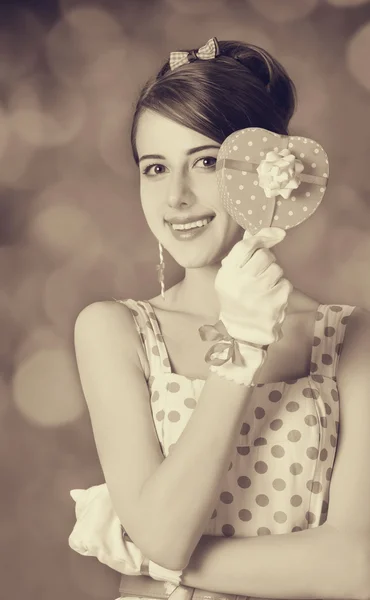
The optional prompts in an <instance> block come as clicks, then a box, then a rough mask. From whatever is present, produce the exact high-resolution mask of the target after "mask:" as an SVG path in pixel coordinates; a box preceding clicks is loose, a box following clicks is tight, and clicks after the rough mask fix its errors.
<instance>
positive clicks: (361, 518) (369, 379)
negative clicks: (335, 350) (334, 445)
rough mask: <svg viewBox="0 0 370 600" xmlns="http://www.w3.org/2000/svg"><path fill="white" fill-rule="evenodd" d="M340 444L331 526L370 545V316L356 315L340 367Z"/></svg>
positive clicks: (348, 329)
mask: <svg viewBox="0 0 370 600" xmlns="http://www.w3.org/2000/svg"><path fill="white" fill-rule="evenodd" d="M338 389H339V398H340V430H339V440H338V441H339V444H338V449H337V455H336V459H335V464H334V469H333V475H332V480H331V485H330V500H329V510H328V519H327V524H328V525H332V526H334V527H335V528H336V529H338V530H342V531H344V532H347V533H353V534H360V537H361V538H362V539H364V538H366V539H370V314H369V313H368V312H367V311H363V310H359V309H356V310H355V311H354V313H353V314H352V316H351V318H350V320H349V323H348V325H347V331H346V336H345V340H344V345H343V350H342V354H341V358H340V362H339V367H338Z"/></svg>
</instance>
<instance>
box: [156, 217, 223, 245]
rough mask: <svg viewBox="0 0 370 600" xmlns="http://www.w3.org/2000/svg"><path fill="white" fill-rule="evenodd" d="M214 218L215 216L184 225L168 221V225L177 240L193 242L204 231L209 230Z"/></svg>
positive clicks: (187, 222)
mask: <svg viewBox="0 0 370 600" xmlns="http://www.w3.org/2000/svg"><path fill="white" fill-rule="evenodd" d="M213 218H214V217H213V216H212V217H205V218H204V219H198V220H196V221H186V222H184V223H179V222H177V223H171V222H170V221H167V225H168V226H169V228H170V230H171V232H172V235H173V236H174V237H175V238H176V239H177V240H191V239H193V238H195V237H197V236H198V235H201V234H202V233H203V231H205V229H207V228H208V226H209V224H210V223H211V221H212V220H213Z"/></svg>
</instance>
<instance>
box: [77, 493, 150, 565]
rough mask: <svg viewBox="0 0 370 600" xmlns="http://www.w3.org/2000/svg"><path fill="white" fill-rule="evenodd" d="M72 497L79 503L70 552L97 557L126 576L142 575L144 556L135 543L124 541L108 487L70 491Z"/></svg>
mask: <svg viewBox="0 0 370 600" xmlns="http://www.w3.org/2000/svg"><path fill="white" fill-rule="evenodd" d="M70 494H71V496H72V498H73V500H75V502H76V506H75V513H76V518H77V521H76V524H75V526H74V528H73V531H72V533H71V535H70V536H69V539H68V543H69V546H70V548H72V550H75V552H78V553H79V554H82V555H84V556H95V557H96V558H97V559H98V560H99V561H100V562H101V563H103V564H105V565H107V566H108V567H110V568H111V569H114V570H115V571H118V572H119V573H122V574H124V575H140V574H141V567H142V564H143V562H144V556H143V554H142V552H141V551H140V550H139V549H138V548H137V547H136V546H135V544H134V543H133V542H131V541H128V540H126V539H124V538H123V534H122V527H121V523H120V521H119V518H118V516H117V514H116V512H115V510H114V508H113V505H112V502H111V499H110V495H109V491H108V488H107V485H106V484H105V483H104V484H101V485H95V486H93V487H90V488H88V489H87V490H71V492H70Z"/></svg>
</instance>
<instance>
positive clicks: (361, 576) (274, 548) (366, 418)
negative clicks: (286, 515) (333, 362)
mask: <svg viewBox="0 0 370 600" xmlns="http://www.w3.org/2000/svg"><path fill="white" fill-rule="evenodd" d="M369 359H370V317H369V315H368V314H366V313H363V312H356V313H355V314H353V317H352V318H351V320H350V323H349V325H348V327H347V334H346V340H345V344H344V348H343V352H342V356H341V361H340V366H339V371H338V386H339V391H340V412H341V414H340V419H341V430H340V439H339V446H338V450H337V456H336V462H335V465H334V471H333V476H332V480H331V488H330V501H329V511H328V518H327V521H326V523H325V524H324V525H323V526H321V527H318V528H315V529H310V530H306V531H302V532H297V533H293V534H282V535H275V536H273V535H271V536H264V537H257V538H238V539H235V538H229V539H225V538H216V537H210V536H203V537H201V538H200V540H199V542H198V544H197V546H196V548H195V550H194V551H193V552H192V554H191V558H190V560H189V562H188V564H187V565H182V566H183V567H185V568H184V574H183V583H184V584H185V586H190V587H198V588H201V589H206V590H210V591H216V592H223V593H233V594H240V595H249V596H255V597H268V598H302V599H303V598H317V597H320V598H326V599H333V598H337V599H340V600H342V599H343V600H350V599H351V600H356V599H358V600H369V598H370V568H369V567H370V508H369V504H370V502H369V501H370V469H369V468H368V461H369V459H368V457H369V456H370V435H369V434H370V377H369V364H370V360H369ZM179 566H180V565H179Z"/></svg>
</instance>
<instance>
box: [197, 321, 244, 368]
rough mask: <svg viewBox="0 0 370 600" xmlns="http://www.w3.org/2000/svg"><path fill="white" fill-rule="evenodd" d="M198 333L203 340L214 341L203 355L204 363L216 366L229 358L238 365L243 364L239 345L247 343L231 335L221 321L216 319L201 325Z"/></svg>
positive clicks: (241, 365)
mask: <svg viewBox="0 0 370 600" xmlns="http://www.w3.org/2000/svg"><path fill="white" fill-rule="evenodd" d="M199 334H200V337H201V339H202V340H203V341H204V342H216V344H214V345H213V346H211V347H210V349H209V350H208V352H207V354H206V355H205V361H206V363H208V364H210V365H214V366H215V367H218V366H220V365H224V364H225V363H227V362H228V361H230V360H231V362H232V363H233V364H234V365H236V366H238V367H244V366H245V360H244V358H243V356H242V353H241V352H240V348H239V345H240V344H245V345H249V344H247V342H243V341H241V340H236V339H234V338H233V337H231V336H230V335H229V334H228V332H227V329H226V327H225V325H224V324H223V322H222V321H218V322H217V323H216V324H215V325H202V327H200V328H199Z"/></svg>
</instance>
